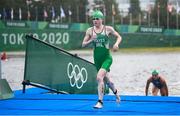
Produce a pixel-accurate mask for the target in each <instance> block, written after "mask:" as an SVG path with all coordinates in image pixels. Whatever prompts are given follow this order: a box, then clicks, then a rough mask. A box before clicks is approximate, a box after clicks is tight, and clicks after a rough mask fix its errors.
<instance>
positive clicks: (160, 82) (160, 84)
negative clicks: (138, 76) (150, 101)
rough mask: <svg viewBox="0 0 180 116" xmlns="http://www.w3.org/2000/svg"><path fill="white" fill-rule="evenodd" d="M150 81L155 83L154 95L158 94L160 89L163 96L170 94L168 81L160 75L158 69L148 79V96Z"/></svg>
mask: <svg viewBox="0 0 180 116" xmlns="http://www.w3.org/2000/svg"><path fill="white" fill-rule="evenodd" d="M150 83H152V84H153V88H152V94H153V95H154V96H157V94H158V92H159V90H160V93H161V96H168V87H167V84H166V81H165V79H164V78H163V77H161V76H159V73H158V71H157V70H154V71H153V72H152V76H151V77H150V78H149V79H148V80H147V83H146V89H145V94H146V96H147V95H148V89H149V84H150Z"/></svg>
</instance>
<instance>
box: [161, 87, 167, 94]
mask: <svg viewBox="0 0 180 116" xmlns="http://www.w3.org/2000/svg"><path fill="white" fill-rule="evenodd" d="M160 93H161V96H168V94H167V92H166V89H165V87H163V88H161V89H160Z"/></svg>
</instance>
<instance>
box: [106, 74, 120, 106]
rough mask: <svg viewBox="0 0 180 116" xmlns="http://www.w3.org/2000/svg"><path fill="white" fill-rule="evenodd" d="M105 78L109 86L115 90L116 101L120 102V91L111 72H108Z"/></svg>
mask: <svg viewBox="0 0 180 116" xmlns="http://www.w3.org/2000/svg"><path fill="white" fill-rule="evenodd" d="M105 80H106V82H107V85H108V87H109V88H110V89H111V90H112V91H113V93H114V95H115V96H116V102H117V103H120V96H119V91H118V90H117V89H116V88H115V86H114V83H113V81H112V79H111V76H110V74H109V73H107V74H106V77H105Z"/></svg>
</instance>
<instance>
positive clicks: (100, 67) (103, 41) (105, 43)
mask: <svg viewBox="0 0 180 116" xmlns="http://www.w3.org/2000/svg"><path fill="white" fill-rule="evenodd" d="M92 19H93V25H94V26H93V27H90V28H88V29H87V31H86V35H85V37H84V40H83V42H82V47H85V46H87V45H89V44H90V43H92V44H93V46H94V51H93V52H94V55H93V57H94V63H95V66H96V68H97V71H98V73H97V82H98V101H97V103H96V104H95V105H94V108H102V107H103V95H104V80H105V81H106V83H107V85H108V86H109V88H110V89H111V90H112V91H113V93H114V94H115V96H116V102H117V103H120V96H119V92H118V90H117V89H116V88H115V86H114V83H113V82H112V81H111V79H110V76H109V73H108V72H109V71H110V66H111V64H112V61H113V59H112V56H111V54H110V50H109V35H113V36H115V37H116V42H115V44H114V45H113V48H112V50H113V51H117V50H118V49H119V44H120V42H121V36H120V35H119V34H118V33H117V32H116V31H115V30H114V28H113V27H111V26H105V25H103V19H104V15H103V13H102V12H101V11H100V10H96V11H94V12H93V14H92Z"/></svg>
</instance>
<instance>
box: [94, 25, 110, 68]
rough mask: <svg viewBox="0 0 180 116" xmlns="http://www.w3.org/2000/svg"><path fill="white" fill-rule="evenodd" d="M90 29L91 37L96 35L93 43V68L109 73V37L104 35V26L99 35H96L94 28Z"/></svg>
mask: <svg viewBox="0 0 180 116" xmlns="http://www.w3.org/2000/svg"><path fill="white" fill-rule="evenodd" d="M92 29H93V31H92V32H93V35H96V38H95V40H94V42H93V45H94V63H95V66H96V68H97V70H99V69H100V68H103V69H105V70H106V71H109V70H110V66H111V64H112V56H111V54H110V51H109V37H108V35H107V34H106V27H105V26H104V28H103V30H102V31H101V32H100V33H96V32H95V30H94V28H92Z"/></svg>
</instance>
